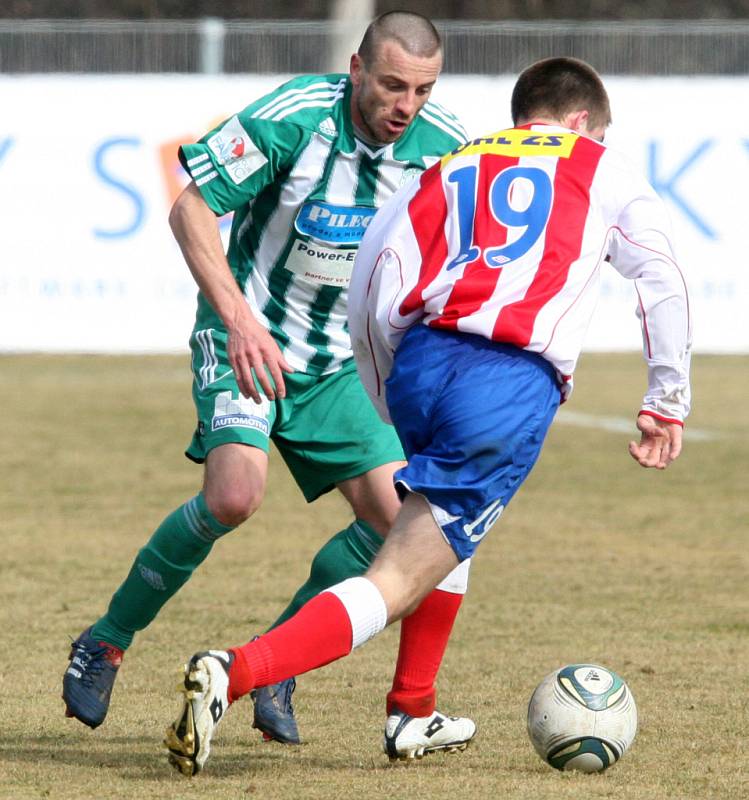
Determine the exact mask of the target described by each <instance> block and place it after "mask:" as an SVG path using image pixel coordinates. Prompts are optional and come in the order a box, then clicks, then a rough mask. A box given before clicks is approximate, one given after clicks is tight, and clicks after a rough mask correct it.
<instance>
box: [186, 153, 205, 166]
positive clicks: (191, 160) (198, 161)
mask: <svg viewBox="0 0 749 800" xmlns="http://www.w3.org/2000/svg"><path fill="white" fill-rule="evenodd" d="M203 161H208V153H201V154H200V155H199V156H195V157H194V158H188V159H187V166H188V167H194V166H195V165H196V164H202V163H203Z"/></svg>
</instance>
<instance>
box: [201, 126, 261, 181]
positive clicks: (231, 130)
mask: <svg viewBox="0 0 749 800" xmlns="http://www.w3.org/2000/svg"><path fill="white" fill-rule="evenodd" d="M206 143H207V144H208V147H210V148H211V150H212V151H213V153H214V155H215V156H216V160H217V161H218V163H219V164H221V165H222V166H223V167H224V168H225V169H226V172H227V174H228V175H229V177H230V178H231V179H232V181H234V183H236V184H237V185H239V184H240V183H242V182H243V181H246V180H247V178H249V177H250V175H253V174H254V173H256V172H257V171H258V170H259V169H260V168H261V167H263V166H264V165H265V164H267V163H268V159H267V158H266V157H265V155H264V154H263V153H262V152H261V151H260V149H259V148H258V146H257V145H256V144H255V142H253V141H252V138H251V137H250V134H249V133H247V131H246V130H245V129H244V127H243V125H242V123H241V122H240V121H239V117H237V116H236V114H235V115H234V116H233V117H232V118H231V119H230V120H228V122H226V124H225V125H223V126H222V127H221V129H220V130H218V131H217V132H216V133H214V134H213V136H210V137H209V138H208V140H207V142H206Z"/></svg>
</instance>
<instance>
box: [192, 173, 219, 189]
mask: <svg viewBox="0 0 749 800" xmlns="http://www.w3.org/2000/svg"><path fill="white" fill-rule="evenodd" d="M217 177H218V172H216V170H214V171H213V172H209V173H208V174H207V175H204V176H203V177H202V178H198V179H197V180H196V181H195V185H196V186H202V185H203V184H204V183H208V182H209V181H212V180H213V179H214V178H217Z"/></svg>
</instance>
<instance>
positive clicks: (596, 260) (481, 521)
mask: <svg viewBox="0 0 749 800" xmlns="http://www.w3.org/2000/svg"><path fill="white" fill-rule="evenodd" d="M512 113H513V121H514V123H515V127H514V128H512V129H509V130H504V131H500V132H498V133H494V134H491V135H489V136H486V137H483V138H481V139H477V140H475V141H473V142H470V143H468V144H467V145H465V146H462V147H460V148H458V149H457V150H454V151H453V152H451V153H449V154H447V155H446V156H444V157H443V158H442V159H441V161H440V162H439V163H438V164H436V165H435V166H433V167H432V168H430V169H429V170H427V171H426V172H425V173H424V174H423V175H422V177H421V179H420V180H419V181H417V182H414V183H413V184H411V185H410V186H408V187H406V188H404V189H402V190H400V191H399V192H398V193H397V194H396V195H394V196H393V198H392V199H391V200H390V201H389V202H388V203H387V204H386V205H385V206H383V208H382V209H381V210H380V211H379V212H378V214H377V215H376V216H375V218H374V220H373V222H372V223H371V224H370V226H369V229H368V231H367V233H366V235H365V237H364V240H363V242H362V245H361V248H360V250H359V255H358V256H357V261H356V266H355V268H354V275H353V279H352V283H351V286H350V290H349V327H350V332H351V338H352V342H353V346H354V354H355V356H356V359H357V366H358V368H359V372H360V375H361V377H362V380H363V382H364V385H365V387H366V389H367V391H368V392H369V394H370V396H371V398H372V400H373V402H374V403H375V405H376V406H377V408H378V410H379V411H380V413H381V415H382V416H383V418H385V419H389V420H391V421H392V422H393V424H394V426H395V428H396V430H397V432H398V435H399V437H400V439H401V441H402V443H403V446H404V450H405V452H406V455H407V457H408V464H407V465H406V466H405V467H403V468H402V469H400V470H398V471H397V472H396V473H395V481H396V488H397V489H398V491H399V494H400V496H401V497H402V499H403V506H402V509H401V511H400V513H399V515H398V517H397V519H396V522H395V524H394V526H393V528H392V529H391V531H390V533H389V535H388V538H387V539H386V542H385V545H384V546H383V548H382V550H381V551H380V553H379V555H378V556H377V558H376V559H375V561H374V563H373V564H372V566H371V567H370V568H369V570H368V571H367V573H366V574H365V575H364V576H363V577H356V578H351V579H348V580H346V581H343V582H342V583H339V584H337V585H335V586H333V587H331V588H330V589H328V590H326V591H324V592H322V593H321V594H319V595H317V596H316V597H315V598H313V599H312V600H311V601H310V602H309V603H307V605H305V606H304V607H303V608H302V609H301V610H300V611H299V612H298V613H297V614H296V616H294V617H292V618H291V619H290V620H288V621H287V622H285V623H284V624H283V625H281V626H279V627H278V628H276V629H275V630H272V631H270V632H269V633H267V634H265V635H264V636H261V637H259V638H258V639H257V640H255V641H252V642H249V643H248V644H246V645H244V646H242V647H237V648H232V649H229V650H228V651H209V652H207V653H198V654H196V655H195V656H193V659H192V660H191V662H190V664H189V666H188V669H187V677H186V690H187V693H186V699H185V702H184V706H183V709H182V712H181V714H180V717H179V718H178V719H177V721H176V722H175V724H174V725H173V726H172V729H171V731H170V735H169V736H168V741H169V746H170V749H171V752H172V759H173V760H175V761H176V763H178V765H180V766H181V767H182V768H187V770H188V771H189V770H190V769H192V764H193V763H195V764H198V765H200V766H202V763H204V762H205V758H206V757H207V754H208V747H209V744H210V739H211V737H212V735H213V732H214V730H215V726H216V724H217V723H218V721H219V720H220V719H221V716H222V715H223V711H224V710H225V708H226V707H227V706H228V704H229V703H231V702H233V701H234V700H236V699H237V698H239V697H241V696H242V695H244V694H246V693H248V692H249V691H251V690H252V689H253V688H254V687H256V686H264V685H266V684H268V683H275V682H278V681H280V680H282V679H284V678H285V677H288V676H289V675H297V674H300V673H302V672H305V671H307V670H309V669H313V668H315V667H318V666H322V665H323V664H327V663H329V662H330V661H333V660H335V659H337V658H340V657H341V656H344V655H346V654H347V653H349V652H350V651H351V650H352V649H353V648H354V647H357V646H359V645H361V644H363V643H364V642H366V641H367V640H368V639H370V638H372V637H373V636H374V635H376V634H377V633H378V632H379V631H380V630H382V629H383V628H384V627H385V626H386V625H387V624H389V623H391V622H393V621H395V620H397V619H400V618H402V617H404V616H405V615H406V614H408V613H409V611H410V610H412V609H413V608H415V607H416V606H417V604H418V603H419V602H420V601H421V600H422V599H423V598H424V597H425V596H426V595H427V594H428V593H429V592H430V591H431V590H432V589H433V587H434V586H435V585H436V584H437V583H438V582H439V581H440V580H442V579H443V578H444V577H445V576H446V575H447V574H448V573H449V572H450V571H451V570H452V569H454V568H455V567H456V565H457V564H458V563H460V562H461V561H463V560H464V559H466V558H469V557H470V556H471V555H472V554H473V552H474V551H475V549H476V547H477V546H478V544H479V543H480V542H481V540H482V539H483V538H484V536H485V535H486V534H487V532H488V531H489V529H490V528H491V527H492V525H493V524H494V523H495V522H496V521H497V520H498V519H499V517H500V515H501V514H502V511H503V509H504V508H505V507H506V505H507V504H508V503H509V501H510V500H511V498H512V497H513V496H514V494H515V492H516V491H517V489H518V488H519V487H520V485H521V484H522V482H523V481H524V479H525V478H526V476H527V475H528V473H529V472H530V470H531V469H532V467H533V465H534V463H535V461H536V459H537V458H538V455H539V454H540V451H541V448H542V445H543V441H544V437H545V435H546V432H547V430H548V427H549V425H550V424H551V422H552V420H553V418H554V415H555V413H556V411H557V408H558V406H559V404H560V402H561V400H562V399H563V398H564V397H566V396H567V395H568V394H569V391H570V390H571V379H572V373H573V371H574V368H575V364H576V362H577V359H578V356H579V353H580V349H581V347H582V342H583V336H584V333H585V330H586V328H587V326H588V323H589V320H590V317H591V315H592V313H593V309H594V306H595V304H596V299H597V288H598V282H599V274H600V270H601V268H602V267H604V266H605V265H606V263H607V262H610V264H611V265H612V266H613V267H614V268H615V269H617V270H618V271H619V272H620V273H621V274H622V275H623V276H624V277H626V278H629V279H632V280H633V281H634V284H635V287H636V290H637V298H638V308H637V314H638V316H639V318H640V322H641V327H642V332H643V341H644V356H645V360H646V362H647V368H648V389H647V392H646V395H645V397H644V399H643V401H642V404H641V405H640V407H639V414H638V415H637V427H638V428H639V430H640V432H641V438H640V441H639V442H631V443H630V453H631V455H632V456H633V458H634V459H635V460H636V461H638V462H639V463H640V464H641V465H642V466H644V467H655V468H658V469H665V468H666V467H667V466H668V465H669V464H670V463H671V462H672V461H673V460H674V459H676V458H677V457H678V455H679V453H680V450H681V433H682V426H683V423H684V419H685V417H686V416H687V413H688V411H689V398H690V391H689V353H690V345H691V322H690V316H689V302H688V295H687V288H686V282H685V279H684V276H683V274H682V271H681V269H680V267H679V265H678V264H677V261H676V259H675V257H674V253H673V247H672V244H671V234H670V230H669V228H670V226H669V222H668V219H667V214H666V211H665V209H664V207H663V204H662V203H661V201H660V200H659V198H658V196H657V195H656V193H655V192H654V190H653V189H652V188H651V187H650V186H649V185H648V184H647V182H646V181H645V180H644V179H643V178H642V177H641V176H639V175H638V174H637V173H636V171H635V170H634V169H633V168H632V167H631V166H630V165H629V164H628V163H627V162H626V161H625V159H624V158H623V157H621V156H620V155H618V154H617V153H615V152H614V151H611V150H609V149H608V148H606V147H605V146H604V145H603V143H602V142H603V138H604V133H605V130H606V127H607V126H608V124H609V123H610V119H611V115H610V110H609V101H608V96H607V94H606V91H605V88H604V86H603V84H602V82H601V79H600V78H599V76H598V75H597V74H596V72H595V71H594V70H593V69H592V67H590V66H589V65H587V64H585V63H583V62H580V61H577V60H574V59H569V58H552V59H546V60H544V61H541V62H538V63H536V64H534V65H532V66H531V67H529V68H528V69H527V70H525V71H524V72H523V73H522V74H521V76H520V78H519V79H518V82H517V84H516V86H515V89H514V91H513V97H512ZM216 709H218V712H217V713H215V710H216ZM192 734H194V735H192ZM397 735H398V732H397V731H396V730H393V731H389V730H388V729H386V744H387V741H388V737H389V736H390V737H396V736H397ZM196 742H197V743H198V744H196Z"/></svg>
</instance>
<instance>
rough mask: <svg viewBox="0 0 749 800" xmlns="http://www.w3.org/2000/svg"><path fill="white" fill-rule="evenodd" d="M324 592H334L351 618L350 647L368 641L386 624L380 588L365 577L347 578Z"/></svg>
mask: <svg viewBox="0 0 749 800" xmlns="http://www.w3.org/2000/svg"><path fill="white" fill-rule="evenodd" d="M325 591H326V592H331V593H332V594H334V595H335V596H336V597H337V598H338V599H339V600H340V601H341V602H342V603H343V607H344V608H345V609H346V613H347V614H348V616H349V620H351V649H352V650H353V649H354V648H355V647H359V645H362V644H364V643H365V642H368V641H369V640H370V639H371V638H372V637H373V636H376V635H377V634H378V633H379V632H380V631H381V630H382V629H383V628H384V627H385V625H387V620H388V612H387V607H386V606H385V600H384V598H383V596H382V595H381V594H380V590H379V589H378V588H377V587H376V586H375V585H374V584H373V583H372V581H370V580H368V579H367V578H362V577H357V578H348V579H347V580H345V581H341V583H337V584H336V585H335V586H331V587H330V588H329V589H326V590H325Z"/></svg>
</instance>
